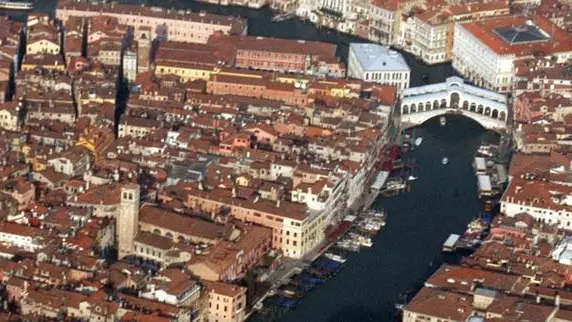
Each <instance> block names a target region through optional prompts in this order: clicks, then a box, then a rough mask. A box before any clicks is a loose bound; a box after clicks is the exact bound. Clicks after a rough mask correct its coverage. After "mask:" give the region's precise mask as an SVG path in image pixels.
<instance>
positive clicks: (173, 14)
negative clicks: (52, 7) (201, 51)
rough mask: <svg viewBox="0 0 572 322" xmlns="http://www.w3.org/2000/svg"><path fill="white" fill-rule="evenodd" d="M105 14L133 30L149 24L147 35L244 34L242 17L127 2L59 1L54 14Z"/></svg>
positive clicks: (191, 38)
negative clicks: (149, 31) (149, 30)
mask: <svg viewBox="0 0 572 322" xmlns="http://www.w3.org/2000/svg"><path fill="white" fill-rule="evenodd" d="M102 12H105V13H106V15H108V16H111V17H115V18H117V20H118V22H119V23H120V24H123V25H128V26H133V27H134V29H135V34H138V30H139V29H140V28H149V27H150V28H151V34H149V35H146V36H147V38H150V39H154V38H159V39H168V40H174V41H182V42H193V43H206V42H207V41H208V38H209V37H210V36H211V35H212V34H214V33H215V32H217V31H221V32H223V33H225V34H246V30H247V25H246V21H244V20H242V19H239V18H234V17H224V16H219V15H214V14H207V13H203V12H201V13H194V12H190V11H184V10H171V9H163V8H159V7H145V6H138V5H127V4H114V3H112V4H91V3H88V2H81V3H69V2H66V1H60V2H59V3H58V6H57V8H56V17H57V19H59V20H61V21H62V22H63V23H65V22H66V21H67V19H69V17H71V16H76V17H92V16H97V15H101V13H102Z"/></svg>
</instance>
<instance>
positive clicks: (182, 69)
mask: <svg viewBox="0 0 572 322" xmlns="http://www.w3.org/2000/svg"><path fill="white" fill-rule="evenodd" d="M214 72H215V68H214V67H212V66H204V65H197V64H189V63H180V62H178V63H173V62H169V61H158V62H156V63H155V74H156V75H157V76H159V77H160V76H162V75H169V74H172V75H177V76H179V77H181V81H183V82H186V81H194V80H197V79H203V80H209V78H210V77H211V74H213V73H214Z"/></svg>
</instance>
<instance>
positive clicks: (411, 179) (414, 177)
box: [407, 176, 417, 181]
mask: <svg viewBox="0 0 572 322" xmlns="http://www.w3.org/2000/svg"><path fill="white" fill-rule="evenodd" d="M415 180H417V177H416V176H409V177H408V178H407V181H415Z"/></svg>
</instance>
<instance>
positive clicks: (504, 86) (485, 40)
mask: <svg viewBox="0 0 572 322" xmlns="http://www.w3.org/2000/svg"><path fill="white" fill-rule="evenodd" d="M543 57H544V58H547V59H551V58H554V59H555V61H556V63H562V62H565V61H566V60H568V59H570V58H571V57H572V35H571V34H570V33H569V32H567V31H565V30H563V29H560V28H559V27H557V26H556V25H554V24H553V23H552V22H550V21H549V20H548V19H547V18H544V17H541V16H535V17H533V19H532V20H528V19H527V18H525V17H520V16H507V17H498V18H492V19H486V20H482V21H479V22H471V23H464V24H463V23H457V24H455V35H454V40H453V67H454V68H455V69H456V70H457V71H458V72H459V73H460V74H461V75H463V76H464V77H466V78H468V79H469V80H470V81H472V82H473V83H475V84H477V85H478V86H481V87H485V88H488V89H492V90H494V91H497V92H501V93H506V92H510V91H511V90H512V89H513V82H514V80H515V65H514V64H515V62H516V61H518V60H524V59H535V58H543Z"/></svg>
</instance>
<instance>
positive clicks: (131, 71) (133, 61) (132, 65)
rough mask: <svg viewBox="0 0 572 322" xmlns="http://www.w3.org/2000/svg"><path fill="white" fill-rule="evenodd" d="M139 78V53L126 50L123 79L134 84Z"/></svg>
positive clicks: (124, 53)
mask: <svg viewBox="0 0 572 322" xmlns="http://www.w3.org/2000/svg"><path fill="white" fill-rule="evenodd" d="M136 77H137V51H134V50H132V49H126V50H125V51H124V52H123V79H124V80H125V81H127V82H129V83H133V82H134V81H135V78H136Z"/></svg>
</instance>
